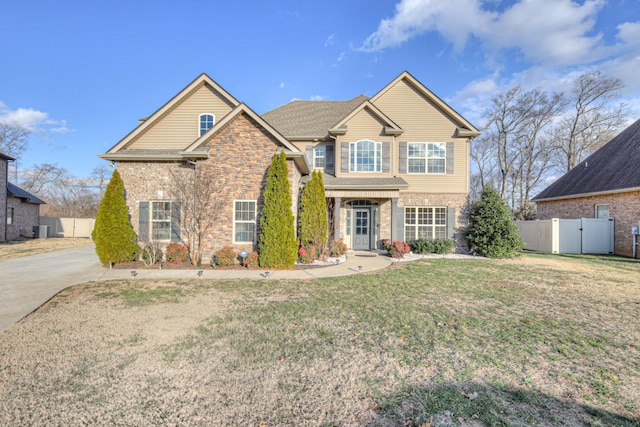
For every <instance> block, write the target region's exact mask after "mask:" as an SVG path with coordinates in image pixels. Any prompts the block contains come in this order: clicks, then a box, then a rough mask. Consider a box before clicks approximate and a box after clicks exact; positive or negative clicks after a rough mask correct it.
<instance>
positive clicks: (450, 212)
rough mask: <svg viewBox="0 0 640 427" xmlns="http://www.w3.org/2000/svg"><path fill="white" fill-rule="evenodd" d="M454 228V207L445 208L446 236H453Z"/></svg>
mask: <svg viewBox="0 0 640 427" xmlns="http://www.w3.org/2000/svg"><path fill="white" fill-rule="evenodd" d="M455 230H456V208H447V238H449V239H452V240H453V238H454V233H455Z"/></svg>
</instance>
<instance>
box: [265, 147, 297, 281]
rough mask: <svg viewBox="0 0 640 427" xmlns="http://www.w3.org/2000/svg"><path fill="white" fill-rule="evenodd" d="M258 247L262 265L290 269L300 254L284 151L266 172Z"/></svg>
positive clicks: (275, 158) (274, 159)
mask: <svg viewBox="0 0 640 427" xmlns="http://www.w3.org/2000/svg"><path fill="white" fill-rule="evenodd" d="M258 247H259V250H260V257H259V258H258V264H259V265H260V266H261V267H266V268H281V269H286V268H291V267H293V265H294V264H295V262H296V259H297V257H298V244H297V242H296V236H295V228H294V217H293V213H292V212H291V187H290V185H289V169H288V168H287V156H286V155H285V154H284V152H281V153H280V154H277V155H275V156H274V157H273V160H272V161H271V165H270V166H269V170H268V172H267V183H266V187H265V190H264V207H263V208H262V215H261V216H260V236H259V237H258Z"/></svg>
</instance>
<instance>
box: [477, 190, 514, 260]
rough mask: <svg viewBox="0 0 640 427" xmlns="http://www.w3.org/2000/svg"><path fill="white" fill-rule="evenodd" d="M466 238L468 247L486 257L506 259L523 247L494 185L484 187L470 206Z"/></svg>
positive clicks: (505, 205)
mask: <svg viewBox="0 0 640 427" xmlns="http://www.w3.org/2000/svg"><path fill="white" fill-rule="evenodd" d="M469 219H470V221H469V226H468V227H467V230H466V232H465V237H466V238H467V240H468V241H469V246H470V247H471V250H472V251H474V252H477V253H478V254H479V255H482V256H486V257H489V258H509V257H513V256H516V255H518V251H520V250H522V248H524V243H523V241H522V238H521V237H520V232H519V230H518V226H517V225H516V224H515V222H514V221H513V219H512V218H511V213H510V211H509V207H508V206H507V204H506V202H505V201H504V199H502V197H500V194H499V193H498V192H497V191H496V190H495V189H494V188H493V187H486V188H485V189H484V190H483V191H482V194H481V195H480V200H478V201H477V202H475V203H474V204H473V205H472V206H471V214H470V218H469Z"/></svg>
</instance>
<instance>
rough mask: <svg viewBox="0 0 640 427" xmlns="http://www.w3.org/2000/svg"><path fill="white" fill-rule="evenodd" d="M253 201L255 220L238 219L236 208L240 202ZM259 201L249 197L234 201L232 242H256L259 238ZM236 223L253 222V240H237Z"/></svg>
mask: <svg viewBox="0 0 640 427" xmlns="http://www.w3.org/2000/svg"><path fill="white" fill-rule="evenodd" d="M243 202H245V203H246V202H248V203H253V220H237V219H236V208H237V204H238V203H243ZM257 211H258V201H257V200H249V199H236V200H234V201H233V231H232V233H233V235H232V236H231V238H232V242H233V243H237V244H247V243H251V244H255V243H256V239H257V231H258V222H257V217H258V212H257ZM236 224H253V240H252V241H245V240H236Z"/></svg>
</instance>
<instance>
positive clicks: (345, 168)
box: [340, 142, 349, 172]
mask: <svg viewBox="0 0 640 427" xmlns="http://www.w3.org/2000/svg"><path fill="white" fill-rule="evenodd" d="M340 156H341V157H342V158H341V159H340V172H349V143H348V142H343V143H341V144H340Z"/></svg>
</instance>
